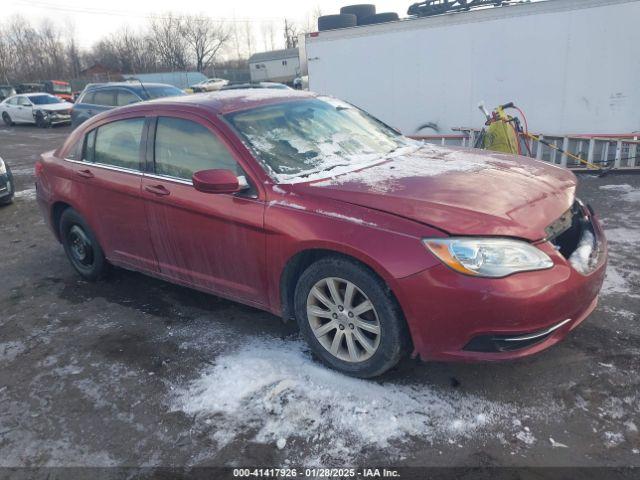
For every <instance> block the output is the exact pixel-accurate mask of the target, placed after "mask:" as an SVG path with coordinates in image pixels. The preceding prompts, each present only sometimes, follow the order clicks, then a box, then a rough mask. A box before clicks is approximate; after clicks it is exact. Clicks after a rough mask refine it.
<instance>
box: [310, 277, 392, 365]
mask: <svg viewBox="0 0 640 480" xmlns="http://www.w3.org/2000/svg"><path fill="white" fill-rule="evenodd" d="M307 320H308V321H309V325H310V326H311V330H312V331H313V334H314V335H315V337H316V339H317V340H318V342H319V343H320V344H321V345H322V346H323V347H324V348H325V349H326V350H327V351H328V352H329V353H331V354H332V355H333V356H334V357H336V358H338V359H340V360H343V361H345V362H351V363H356V362H363V361H365V360H368V359H369V358H371V357H372V356H373V355H374V354H375V353H376V351H377V349H378V346H379V345H380V336H381V328H380V320H379V318H378V314H377V312H376V309H375V307H374V306H373V303H372V302H371V300H369V298H368V297H367V296H366V295H365V294H364V292H363V291H362V290H360V288H358V286H357V285H355V284H354V283H352V282H350V281H348V280H344V279H342V278H336V277H328V278H323V279H322V280H320V281H318V282H317V283H316V284H315V285H314V286H313V288H311V291H310V292H309V295H308V296H307Z"/></svg>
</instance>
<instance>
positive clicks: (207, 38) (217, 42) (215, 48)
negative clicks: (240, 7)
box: [181, 16, 231, 72]
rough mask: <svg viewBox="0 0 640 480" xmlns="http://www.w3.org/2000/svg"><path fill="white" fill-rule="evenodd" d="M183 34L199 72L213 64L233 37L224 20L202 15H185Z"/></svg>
mask: <svg viewBox="0 0 640 480" xmlns="http://www.w3.org/2000/svg"><path fill="white" fill-rule="evenodd" d="M181 34H182V35H183V37H184V41H185V42H186V44H187V46H188V48H189V50H190V53H191V55H192V56H193V59H194V60H195V67H196V70H198V71H199V72H203V71H205V70H206V69H208V68H209V67H211V65H213V62H214V61H215V60H216V56H217V55H218V54H219V53H220V51H221V50H222V49H223V48H224V47H225V46H226V44H227V42H228V41H229V38H230V37H231V31H230V29H229V28H227V26H226V25H225V24H224V23H223V22H214V21H213V20H212V19H211V18H209V17H202V16H185V17H183V18H182V29H181Z"/></svg>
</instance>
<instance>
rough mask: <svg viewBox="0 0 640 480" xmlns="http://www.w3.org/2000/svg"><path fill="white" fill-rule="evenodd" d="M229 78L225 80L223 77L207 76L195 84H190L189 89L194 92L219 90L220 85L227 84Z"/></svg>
mask: <svg viewBox="0 0 640 480" xmlns="http://www.w3.org/2000/svg"><path fill="white" fill-rule="evenodd" d="M228 83H229V80H225V79H224V78H209V79H207V80H203V81H202V82H200V83H196V84H195V85H191V87H190V88H191V90H193V91H194V93H197V92H215V91H218V90H220V89H221V88H222V87H224V86H225V85H227V84H228Z"/></svg>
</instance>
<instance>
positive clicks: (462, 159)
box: [315, 145, 491, 193]
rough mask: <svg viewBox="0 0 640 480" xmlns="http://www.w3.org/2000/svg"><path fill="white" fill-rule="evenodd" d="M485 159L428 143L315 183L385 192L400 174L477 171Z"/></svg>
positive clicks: (411, 175) (332, 172) (415, 174)
mask: <svg viewBox="0 0 640 480" xmlns="http://www.w3.org/2000/svg"><path fill="white" fill-rule="evenodd" d="M488 160H491V159H490V158H489V157H485V156H483V155H477V154H474V153H470V152H463V151H456V150H450V149H447V148H442V147H437V146H434V145H429V146H423V147H422V148H420V149H418V150H415V151H413V152H410V154H402V155H399V156H396V157H394V158H393V159H392V160H390V161H388V162H385V163H382V164H379V165H375V166H371V167H369V168H366V169H364V170H359V171H351V172H346V173H344V172H338V171H336V172H334V171H331V172H329V173H331V175H332V178H330V179H328V180H324V181H321V182H318V183H316V184H315V185H317V186H331V185H341V184H345V183H360V184H365V185H367V187H368V188H370V189H372V190H374V191H379V192H383V193H384V192H387V191H389V190H391V189H393V188H394V185H395V184H396V181H397V180H400V179H403V178H410V177H427V176H435V175H441V174H443V173H449V172H473V171H479V170H482V169H484V168H486V167H487V165H488ZM342 173H344V174H342ZM325 176H327V174H325Z"/></svg>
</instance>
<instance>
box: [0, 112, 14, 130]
mask: <svg viewBox="0 0 640 480" xmlns="http://www.w3.org/2000/svg"><path fill="white" fill-rule="evenodd" d="M2 121H3V122H4V124H5V125H6V126H7V127H13V120H12V119H11V116H10V115H9V114H8V113H7V112H2Z"/></svg>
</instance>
